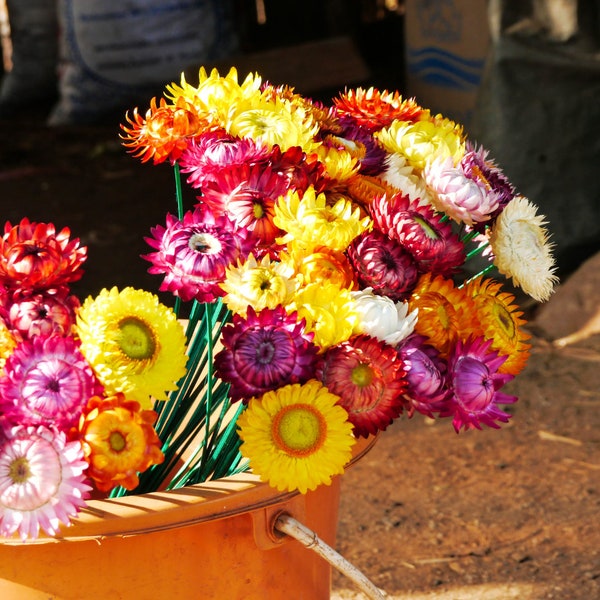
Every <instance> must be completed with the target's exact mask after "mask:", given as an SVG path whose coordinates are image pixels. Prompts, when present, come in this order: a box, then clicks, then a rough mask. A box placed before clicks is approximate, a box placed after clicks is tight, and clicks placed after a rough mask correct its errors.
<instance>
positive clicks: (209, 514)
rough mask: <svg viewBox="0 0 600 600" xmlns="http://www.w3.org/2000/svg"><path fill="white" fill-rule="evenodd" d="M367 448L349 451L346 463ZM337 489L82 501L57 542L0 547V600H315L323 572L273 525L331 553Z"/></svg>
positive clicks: (259, 486) (366, 444)
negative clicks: (314, 539) (299, 532)
mask: <svg viewBox="0 0 600 600" xmlns="http://www.w3.org/2000/svg"><path fill="white" fill-rule="evenodd" d="M372 444H373V440H368V441H362V442H359V443H358V444H357V448H356V450H355V453H354V455H355V457H354V459H353V461H352V462H354V461H355V460H357V459H358V458H360V457H361V456H362V455H364V454H365V453H366V452H367V451H368V450H369V449H370V447H371V446H372ZM339 487H340V480H339V477H336V478H335V479H334V481H333V483H332V485H331V486H321V487H319V488H318V489H317V490H315V491H314V492H309V493H307V494H306V495H304V496H303V495H300V494H298V493H287V492H278V491H277V490H275V489H273V488H271V487H269V486H268V485H267V484H265V483H261V482H260V481H259V480H258V478H257V477H256V476H254V475H252V474H242V475H237V476H232V477H227V478H224V479H219V480H216V481H212V482H207V483H203V484H199V485H193V486H188V487H185V488H182V489H179V490H173V491H169V492H155V493H150V494H142V495H139V496H129V497H126V498H119V499H111V500H91V501H90V502H89V506H88V508H86V509H85V510H83V511H82V512H81V514H80V516H79V518H78V519H77V520H76V521H75V522H74V523H73V524H72V525H71V527H69V528H65V529H64V530H63V534H62V536H61V537H59V538H48V537H42V538H40V539H38V540H33V541H27V542H24V543H22V542H20V541H19V540H18V539H13V538H11V539H7V540H2V541H0V598H2V599H5V598H6V599H7V600H42V599H43V600H107V599H109V598H111V599H115V600H117V599H123V600H158V599H162V598H174V599H175V598H176V599H178V600H179V599H190V600H192V599H193V600H204V599H215V600H216V599H218V600H235V599H242V598H243V599H244V600H265V599H268V600H279V599H281V600H289V599H290V598H294V600H303V599H304V600H320V599H326V598H329V596H330V588H331V567H330V566H329V564H328V563H327V562H325V561H324V560H323V559H322V558H320V557H319V556H317V555H316V554H314V553H313V552H311V551H310V550H308V549H307V548H305V547H304V546H302V545H301V544H300V543H299V542H297V541H296V540H293V539H291V538H288V537H285V536H283V535H281V534H279V533H278V532H277V531H275V530H274V528H273V523H274V520H275V519H276V518H277V516H278V515H279V514H281V513H282V512H286V513H288V514H290V515H292V516H293V517H294V518H296V519H298V520H299V521H301V522H302V523H304V524H305V525H306V526H307V527H309V528H311V529H313V530H314V531H316V532H317V534H318V535H319V537H321V538H322V539H323V540H324V541H325V542H327V543H328V544H329V545H334V543H335V534H336V526H337V518H338V503H339Z"/></svg>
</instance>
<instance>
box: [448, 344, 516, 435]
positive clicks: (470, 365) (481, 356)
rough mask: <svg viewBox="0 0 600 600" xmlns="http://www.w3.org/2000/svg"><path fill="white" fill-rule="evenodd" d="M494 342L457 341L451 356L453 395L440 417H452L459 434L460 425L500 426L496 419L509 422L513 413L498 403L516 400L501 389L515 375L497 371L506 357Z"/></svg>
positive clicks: (469, 426) (449, 374) (467, 426)
mask: <svg viewBox="0 0 600 600" xmlns="http://www.w3.org/2000/svg"><path fill="white" fill-rule="evenodd" d="M491 345H492V340H490V339H485V338H483V337H478V338H469V339H468V340H467V341H466V342H461V341H458V342H457V343H456V346H455V347H454V349H453V351H452V352H451V353H450V356H449V358H448V386H449V388H450V395H449V398H448V401H447V405H446V407H445V408H444V410H443V411H442V412H441V413H440V416H441V417H448V416H452V417H453V420H452V424H453V425H454V429H455V430H456V432H457V433H458V432H459V431H460V429H461V427H462V428H464V429H472V428H477V429H481V426H482V425H487V426H488V427H493V428H494V429H498V428H499V425H498V424H497V423H496V421H500V422H502V423H507V422H508V420H509V419H510V416H511V415H509V414H508V413H505V412H504V411H503V410H501V409H500V408H499V407H498V405H499V404H512V403H514V402H516V401H517V397H516V396H510V395H508V394H505V393H504V392H500V391H499V389H500V388H501V387H502V386H503V385H504V384H505V383H507V382H508V381H511V380H512V379H514V375H509V374H507V373H499V372H498V369H499V367H500V366H501V365H502V363H504V361H505V360H506V356H502V355H499V354H498V353H497V352H496V351H494V350H491Z"/></svg>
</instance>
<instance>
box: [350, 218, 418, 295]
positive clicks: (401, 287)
mask: <svg viewBox="0 0 600 600" xmlns="http://www.w3.org/2000/svg"><path fill="white" fill-rule="evenodd" d="M347 254H348V259H349V260H350V264H351V265H352V268H353V269H354V271H355V273H356V275H357V278H358V282H359V283H360V285H361V287H363V288H366V287H370V288H373V293H375V294H382V295H384V296H389V297H390V298H391V299H392V300H394V301H398V300H405V299H406V298H407V297H408V296H409V295H410V293H411V291H412V289H413V288H414V287H415V284H416V282H417V278H418V275H419V272H418V270H417V265H416V263H415V260H414V259H413V257H412V255H411V254H410V252H408V250H406V249H405V248H404V247H403V246H401V245H400V244H399V243H398V242H397V241H395V240H392V239H390V238H389V237H387V236H386V235H385V234H383V233H382V232H381V231H377V230H373V231H369V232H364V233H362V234H360V235H359V236H358V237H356V238H355V239H354V240H353V241H352V243H351V244H350V246H349V247H348V250H347Z"/></svg>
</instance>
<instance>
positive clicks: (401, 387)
mask: <svg viewBox="0 0 600 600" xmlns="http://www.w3.org/2000/svg"><path fill="white" fill-rule="evenodd" d="M317 379H319V380H320V381H321V382H322V383H323V384H324V385H325V386H326V387H327V389H328V390H329V391H330V392H332V393H333V394H336V395H337V396H339V397H340V400H339V404H340V405H341V406H342V407H343V408H344V409H345V410H346V411H347V412H348V420H349V421H350V422H351V423H352V425H353V426H354V435H356V436H362V437H367V436H368V435H370V434H375V433H377V431H383V430H385V429H386V428H387V426H388V425H389V424H390V423H391V422H392V421H393V420H394V419H395V418H396V417H398V416H399V415H400V414H401V413H402V410H403V409H404V407H405V406H406V402H405V400H404V397H403V393H404V391H405V390H406V379H405V372H404V363H403V362H402V360H401V359H400V356H399V355H398V353H397V352H396V350H395V349H394V348H392V346H390V345H388V344H386V343H385V342H382V341H380V340H378V339H377V338H373V337H371V336H369V335H358V336H356V337H353V338H351V339H349V340H348V341H346V342H342V343H341V344H338V345H337V346H332V347H330V348H329V349H328V350H327V351H326V352H325V354H324V355H323V358H322V360H321V361H320V363H319V366H318V368H317Z"/></svg>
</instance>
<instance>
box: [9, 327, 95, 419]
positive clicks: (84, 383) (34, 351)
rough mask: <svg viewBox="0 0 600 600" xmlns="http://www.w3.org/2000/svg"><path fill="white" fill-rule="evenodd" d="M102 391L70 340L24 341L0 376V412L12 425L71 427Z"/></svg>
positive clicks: (73, 342) (61, 338) (39, 339)
mask: <svg viewBox="0 0 600 600" xmlns="http://www.w3.org/2000/svg"><path fill="white" fill-rule="evenodd" d="M99 390H100V388H99V386H98V383H97V381H96V377H95V375H94V372H93V371H92V368H91V367H90V365H89V364H88V362H87V361H86V360H85V358H84V357H83V354H81V352H80V350H79V347H78V344H77V342H75V340H74V339H73V338H70V337H61V336H49V337H44V336H36V337H34V338H32V339H31V340H24V341H22V342H21V343H20V344H19V345H18V346H17V347H16V348H15V350H14V352H13V353H12V355H11V356H9V357H8V358H7V360H6V364H5V365H4V371H3V374H2V377H0V412H2V413H3V414H4V415H5V416H6V418H7V419H8V420H9V421H10V422H12V423H21V424H25V425H38V424H48V423H53V424H55V425H56V426H57V427H60V428H62V429H64V428H69V427H70V426H72V425H74V424H75V423H76V422H77V420H78V419H79V415H80V414H81V412H82V410H83V407H84V406H85V404H86V403H87V401H88V400H89V399H90V398H91V397H92V396H93V395H94V394H95V393H98V392H99Z"/></svg>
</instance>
